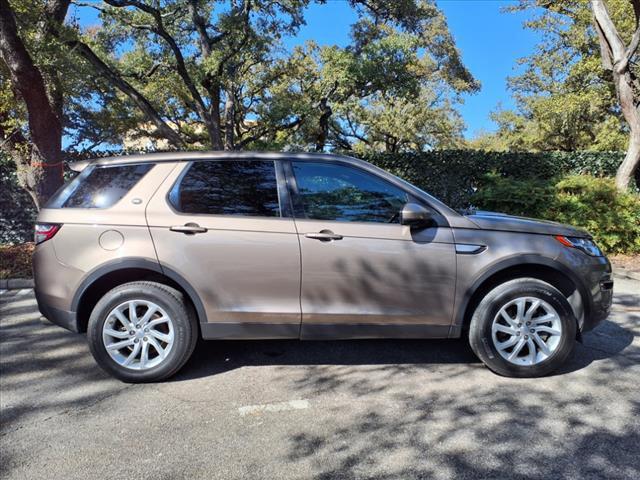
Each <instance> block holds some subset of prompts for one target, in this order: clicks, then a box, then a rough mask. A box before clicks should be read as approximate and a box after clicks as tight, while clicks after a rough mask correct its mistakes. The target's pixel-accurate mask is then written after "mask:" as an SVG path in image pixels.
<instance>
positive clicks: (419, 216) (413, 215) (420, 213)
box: [400, 203, 433, 227]
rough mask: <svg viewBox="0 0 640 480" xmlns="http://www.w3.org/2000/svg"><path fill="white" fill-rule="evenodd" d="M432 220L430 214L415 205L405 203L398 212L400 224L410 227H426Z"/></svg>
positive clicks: (420, 206) (425, 209)
mask: <svg viewBox="0 0 640 480" xmlns="http://www.w3.org/2000/svg"><path fill="white" fill-rule="evenodd" d="M432 220H433V216H432V215H431V212H430V211H429V210H428V209H427V208H425V207H423V206H422V205H418V204H417V203H407V204H405V206H404V207H402V210H401V211H400V223H401V224H402V225H408V226H410V227H426V226H427V225H429V224H430V223H431V222H432Z"/></svg>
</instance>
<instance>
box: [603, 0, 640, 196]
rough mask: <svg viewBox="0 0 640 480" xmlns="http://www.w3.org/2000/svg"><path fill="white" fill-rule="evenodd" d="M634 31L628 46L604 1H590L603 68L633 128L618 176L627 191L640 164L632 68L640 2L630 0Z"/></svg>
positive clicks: (639, 102)
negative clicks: (607, 73) (633, 17)
mask: <svg viewBox="0 0 640 480" xmlns="http://www.w3.org/2000/svg"><path fill="white" fill-rule="evenodd" d="M631 4H632V5H633V11H634V15H635V28H636V30H635V32H634V34H633V36H632V37H631V40H630V42H629V44H628V45H626V44H625V42H624V41H623V39H622V37H621V35H620V33H619V32H618V29H617V28H616V25H615V24H614V22H613V20H612V18H611V15H610V14H609V11H608V9H607V5H606V3H605V2H604V0H591V7H592V9H593V17H594V24H595V26H596V30H597V32H598V39H599V41H600V52H601V56H602V66H603V67H604V69H605V70H606V71H607V72H610V73H611V75H612V77H613V84H614V86H615V89H616V93H617V96H618V101H619V103H620V108H621V110H622V114H623V115H624V118H625V120H626V121H627V124H628V125H629V129H630V135H629V136H630V138H629V146H628V148H627V154H626V156H625V158H624V160H623V162H622V164H621V165H620V168H619V169H618V172H617V174H616V187H617V188H618V190H625V189H626V188H627V187H628V186H629V182H630V181H631V178H632V177H633V175H634V173H635V171H636V169H637V168H638V163H640V81H639V80H638V76H637V71H634V68H633V67H632V65H635V60H637V56H638V45H640V0H631Z"/></svg>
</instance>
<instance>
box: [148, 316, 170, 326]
mask: <svg viewBox="0 0 640 480" xmlns="http://www.w3.org/2000/svg"><path fill="white" fill-rule="evenodd" d="M168 321H169V317H164V316H163V317H160V318H154V319H153V320H151V321H150V322H149V323H147V325H146V327H147V328H153V327H155V326H156V325H160V324H162V323H167V322H168Z"/></svg>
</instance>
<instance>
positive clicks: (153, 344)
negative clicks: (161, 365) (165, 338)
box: [149, 337, 166, 359]
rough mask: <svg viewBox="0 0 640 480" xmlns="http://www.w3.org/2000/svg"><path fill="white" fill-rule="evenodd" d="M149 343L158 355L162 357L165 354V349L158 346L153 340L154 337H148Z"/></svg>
mask: <svg viewBox="0 0 640 480" xmlns="http://www.w3.org/2000/svg"><path fill="white" fill-rule="evenodd" d="M149 343H150V344H151V345H152V346H153V348H155V349H156V352H158V355H160V358H161V359H164V356H165V355H166V353H165V349H164V348H162V347H161V346H160V344H159V343H158V342H157V341H156V340H155V338H153V337H149Z"/></svg>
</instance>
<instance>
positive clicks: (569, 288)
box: [454, 255, 592, 336]
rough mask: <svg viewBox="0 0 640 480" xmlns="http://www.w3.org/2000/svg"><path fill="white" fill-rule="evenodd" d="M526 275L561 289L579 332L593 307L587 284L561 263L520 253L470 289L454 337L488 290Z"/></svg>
mask: <svg viewBox="0 0 640 480" xmlns="http://www.w3.org/2000/svg"><path fill="white" fill-rule="evenodd" d="M523 277H531V278H536V279H538V280H542V281H544V282H547V283H549V284H550V285H552V286H554V287H555V288H557V289H558V290H559V291H560V292H562V294H563V295H564V296H565V297H566V298H567V301H568V302H569V304H570V305H571V308H572V310H573V313H574V315H575V316H576V319H577V321H578V332H579V331H580V327H581V323H582V321H583V319H584V317H587V316H588V315H589V314H590V311H591V308H592V306H591V304H590V303H589V299H590V296H589V295H588V292H587V289H586V287H585V286H584V283H583V282H582V281H581V280H580V279H579V278H578V277H577V276H576V275H575V274H574V273H573V272H572V271H571V270H570V269H569V268H567V267H566V266H564V265H563V264H561V263H560V262H557V261H555V260H551V259H549V258H546V257H540V256H537V255H521V256H518V257H515V258H510V259H506V260H503V261H501V262H498V263H497V264H494V265H492V266H490V267H489V268H488V269H486V270H485V271H484V272H482V273H481V274H480V275H479V277H478V278H477V279H476V280H475V281H474V282H473V284H472V285H471V287H469V288H468V289H467V291H466V292H465V294H464V297H463V300H462V303H461V308H460V309H459V310H458V313H457V315H456V319H455V322H454V332H455V330H457V334H458V335H455V336H459V335H460V334H464V332H466V331H467V330H468V328H469V323H470V322H471V317H472V316H473V312H474V311H475V309H476V307H477V306H478V304H479V303H480V301H481V300H482V298H484V296H485V295H486V294H487V293H489V291H491V290H492V289H493V288H495V287H496V286H498V285H500V284H502V283H504V282H507V281H509V280H514V279H516V278H523Z"/></svg>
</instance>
